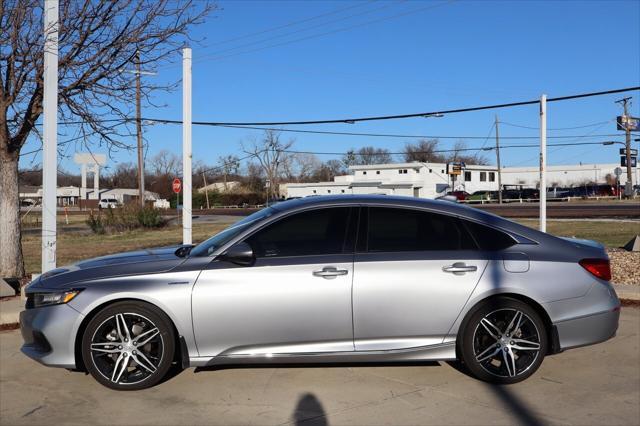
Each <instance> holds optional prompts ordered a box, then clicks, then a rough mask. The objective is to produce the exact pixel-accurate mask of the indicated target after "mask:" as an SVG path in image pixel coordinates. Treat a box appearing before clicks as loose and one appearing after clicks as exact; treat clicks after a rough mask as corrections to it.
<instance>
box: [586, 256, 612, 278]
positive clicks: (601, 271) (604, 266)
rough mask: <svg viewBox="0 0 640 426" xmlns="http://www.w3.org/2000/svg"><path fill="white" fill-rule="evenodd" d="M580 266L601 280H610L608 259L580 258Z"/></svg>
mask: <svg viewBox="0 0 640 426" xmlns="http://www.w3.org/2000/svg"><path fill="white" fill-rule="evenodd" d="M579 263H580V266H582V267H583V268H584V269H586V270H587V271H589V272H590V273H591V274H592V275H594V276H595V277H597V278H600V279H601V280H605V281H609V280H611V266H610V265H609V259H582V260H581V261H580V262H579Z"/></svg>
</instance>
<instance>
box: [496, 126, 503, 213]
mask: <svg viewBox="0 0 640 426" xmlns="http://www.w3.org/2000/svg"><path fill="white" fill-rule="evenodd" d="M496 162H497V163H498V203H499V204H502V169H501V167H500V134H499V133H498V114H496Z"/></svg>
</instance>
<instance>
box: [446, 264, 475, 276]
mask: <svg viewBox="0 0 640 426" xmlns="http://www.w3.org/2000/svg"><path fill="white" fill-rule="evenodd" d="M442 270H443V271H444V272H450V273H452V274H455V275H463V274H465V273H467V272H475V271H477V270H478V267H477V266H473V265H468V266H467V265H466V264H465V263H464V262H456V263H454V264H453V265H449V266H443V267H442Z"/></svg>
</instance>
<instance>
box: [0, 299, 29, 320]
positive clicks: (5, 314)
mask: <svg viewBox="0 0 640 426" xmlns="http://www.w3.org/2000/svg"><path fill="white" fill-rule="evenodd" d="M23 310H24V300H22V298H21V297H20V296H15V297H12V298H8V299H3V300H0V325H4V324H15V323H17V322H18V321H19V320H20V311H23Z"/></svg>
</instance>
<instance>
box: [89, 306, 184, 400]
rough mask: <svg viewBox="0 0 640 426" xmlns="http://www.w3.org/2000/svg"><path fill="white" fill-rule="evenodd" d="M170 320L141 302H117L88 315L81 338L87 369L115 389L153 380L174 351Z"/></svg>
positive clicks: (146, 384)
mask: <svg viewBox="0 0 640 426" xmlns="http://www.w3.org/2000/svg"><path fill="white" fill-rule="evenodd" d="M174 342H175V334H174V332H173V327H172V326H171V323H170V320H169V319H168V318H167V317H166V315H165V314H164V313H162V312H161V311H159V310H158V309H157V308H155V307H153V306H151V305H148V304H146V303H141V302H118V303H115V304H113V305H110V306H107V307H106V308H104V309H103V310H102V311H100V312H99V313H98V314H97V315H96V316H95V317H93V318H92V319H91V321H90V322H89V324H88V325H87V328H86V330H85V332H84V335H83V338H82V357H83V360H84V364H85V366H86V367H87V370H88V371H89V373H90V374H91V375H92V376H93V377H94V378H95V379H96V380H97V381H98V382H100V383H101V384H103V385H104V386H107V387H109V388H111V389H117V390H138V389H144V388H148V387H151V386H153V385H155V384H157V383H158V382H159V381H160V380H162V378H163V377H164V376H165V375H166V374H167V372H168V370H169V368H170V367H171V363H172V361H173V357H174V353H175V343H174Z"/></svg>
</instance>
